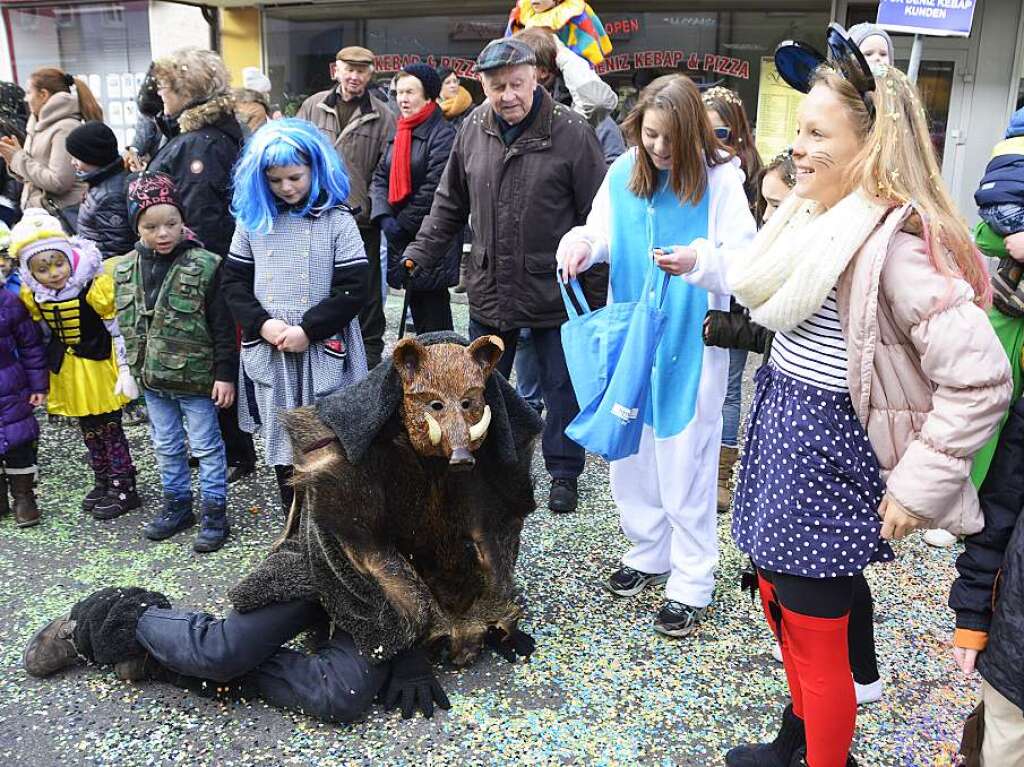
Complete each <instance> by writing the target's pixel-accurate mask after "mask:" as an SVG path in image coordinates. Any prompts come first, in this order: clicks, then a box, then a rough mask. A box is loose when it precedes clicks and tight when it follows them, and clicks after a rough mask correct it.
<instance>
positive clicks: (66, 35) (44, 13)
mask: <svg viewBox="0 0 1024 767" xmlns="http://www.w3.org/2000/svg"><path fill="white" fill-rule="evenodd" d="M3 14H4V21H5V23H6V25H7V30H8V33H9V35H10V45H11V62H12V64H13V66H14V77H15V79H16V80H17V82H18V83H19V84H20V85H21V86H22V87H24V86H25V85H26V84H27V82H28V78H29V76H30V75H31V74H32V72H34V71H35V70H37V69H39V68H41V67H53V66H56V67H59V68H60V69H63V70H64V71H65V72H69V73H71V74H73V75H75V76H76V77H80V78H82V80H84V81H85V82H86V83H87V84H88V85H89V88H90V89H91V90H92V92H93V93H94V94H95V96H96V99H97V100H98V101H99V102H100V105H101V106H102V107H103V115H104V120H105V121H106V123H107V124H108V125H110V127H111V128H112V129H113V130H114V133H115V134H116V135H117V138H118V141H119V143H120V144H121V146H122V147H124V146H126V145H127V144H128V143H130V142H131V140H132V139H133V138H134V136H135V120H136V116H137V115H136V107H135V96H136V94H137V93H138V90H139V86H140V85H141V84H142V79H143V77H144V76H145V72H146V69H147V68H148V67H149V62H150V47H149V4H148V3H146V2H130V3H121V4H117V5H74V6H63V5H58V6H43V7H33V8H10V7H7V8H4V10H3Z"/></svg>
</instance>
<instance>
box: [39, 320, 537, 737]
mask: <svg viewBox="0 0 1024 767" xmlns="http://www.w3.org/2000/svg"><path fill="white" fill-rule="evenodd" d="M501 352H502V345H501V341H500V339H498V338H497V337H494V336H487V337H483V338H479V339H477V340H476V341H474V342H473V343H472V344H468V343H467V342H466V341H465V340H464V339H462V338H461V337H459V336H457V335H455V334H452V333H433V334H428V335H426V336H420V337H419V338H418V339H405V340H403V341H401V342H399V344H398V346H397V347H396V349H395V352H394V355H393V361H389V362H385V363H384V364H382V365H379V366H377V367H376V368H375V369H374V370H373V371H372V372H371V373H370V374H369V375H368V376H367V377H366V378H365V379H364V380H363V381H361V382H359V383H357V384H354V385H352V386H350V387H348V388H347V389H343V390H341V391H339V392H337V393H335V394H332V395H330V396H329V397H327V398H325V399H323V400H321V401H320V402H319V403H318V404H317V405H316V406H315V407H312V408H300V409H298V410H294V411H292V412H291V413H288V414H287V415H285V416H283V417H284V418H285V422H286V425H287V428H288V430H289V433H290V435H291V438H292V441H293V447H294V452H295V456H296V463H295V479H294V482H295V485H296V490H297V491H298V492H297V500H296V502H295V503H294V504H293V506H292V510H291V514H290V515H289V519H288V523H287V526H286V530H285V534H284V536H283V537H282V538H281V540H279V541H278V542H277V543H276V544H275V546H274V548H273V549H272V551H271V553H270V555H269V556H268V557H267V558H266V559H265V560H264V561H263V563H262V564H261V565H260V566H259V567H258V568H257V569H256V570H255V571H254V572H253V573H251V574H250V575H249V576H248V577H246V578H245V579H244V580H242V582H241V583H239V584H238V585H237V586H235V587H234V588H233V589H232V590H231V591H230V593H229V597H230V600H231V602H232V604H233V606H234V608H235V609H234V611H232V612H231V613H230V614H229V615H228V616H227V617H226V618H223V619H218V618H214V617H213V616H212V615H209V614H207V613H201V612H193V611H183V610H175V609H172V608H171V607H170V605H169V603H168V601H167V600H166V598H165V597H163V595H161V594H158V593H155V592H145V591H143V590H142V589H104V590H102V591H100V592H97V593H95V594H93V595H91V596H89V597H87V598H86V599H84V600H82V601H81V602H79V603H78V604H76V605H75V606H74V608H73V609H72V611H71V614H70V615H69V616H65V617H63V618H58V619H57V620H55V621H52V622H51V623H50V624H48V625H47V626H45V627H44V628H43V629H41V630H40V631H39V632H38V633H37V634H36V635H35V636H34V637H33V638H32V640H31V641H30V642H29V645H28V646H27V647H26V649H25V655H24V663H25V666H26V668H27V669H28V671H29V672H30V673H32V674H34V675H36V676H45V675H48V674H50V673H54V672H55V671H58V670H60V669H62V668H65V667H67V666H69V665H72V664H73V663H76V662H78V660H79V659H81V658H84V659H85V660H88V661H92V662H95V663H108V664H115V671H116V672H117V673H118V675H119V676H121V677H122V678H141V677H151V678H156V679H161V680H164V681H169V682H172V683H174V684H178V685H181V686H186V687H189V688H191V689H195V690H197V691H204V690H205V691H206V692H207V693H213V694H217V695H228V696H232V697H256V696H259V697H262V698H263V699H264V700H266V701H267V702H269V703H271V704H273V705H277V706H281V707H284V708H291V709H296V710H302V711H304V712H305V713H307V714H310V715H313V716H316V717H319V718H322V719H327V720H331V721H351V720H352V719H355V718H358V717H359V716H361V715H362V714H363V712H364V711H365V710H366V709H367V708H368V707H369V705H370V704H371V703H372V701H373V700H374V698H375V697H377V696H378V694H380V693H383V700H384V703H385V705H386V706H387V707H388V708H394V707H397V706H401V709H402V715H403V716H404V717H409V716H412V715H413V713H414V711H415V710H416V709H417V708H419V709H420V710H421V711H422V712H423V713H424V714H425V715H426V716H430V715H431V714H432V713H433V708H434V705H435V704H436V705H438V706H440V707H442V708H448V699H447V697H446V696H445V694H444V691H443V690H442V689H441V687H440V685H439V684H438V682H437V679H436V678H435V676H434V673H433V670H432V668H431V664H430V661H429V660H428V652H432V651H433V652H435V653H436V654H441V655H444V656H445V657H447V658H448V659H449V660H450V661H451V662H452V663H454V664H456V665H462V664H465V663H469V662H471V661H472V660H474V659H475V658H476V657H477V656H478V654H479V653H480V651H481V649H483V648H484V647H490V648H492V649H494V650H495V651H496V652H498V653H499V654H500V655H502V656H503V657H505V658H507V659H508V660H510V661H514V660H515V658H516V656H517V655H519V656H526V655H529V654H530V653H531V652H532V650H533V640H532V639H531V638H530V637H529V636H528V635H526V634H524V633H523V632H521V631H520V630H519V629H518V628H517V624H518V621H519V619H520V617H521V616H522V612H523V608H522V603H521V601H520V598H519V595H518V593H517V591H516V588H515V583H514V579H513V571H514V567H515V562H516V559H517V557H518V553H519V536H520V531H521V530H522V525H523V520H524V519H525V517H526V516H527V515H528V514H529V513H530V512H532V511H533V509H534V506H535V504H534V497H533V484H532V477H531V474H530V461H531V457H532V454H533V442H534V439H535V437H536V436H537V434H539V433H540V431H541V429H542V424H541V422H540V419H539V417H538V416H537V415H536V414H535V412H534V411H533V409H532V408H530V406H529V405H527V404H526V402H525V401H524V400H522V399H521V398H520V397H519V395H518V394H516V392H515V390H514V389H513V388H512V387H511V386H509V384H508V383H507V382H506V381H505V379H504V378H502V377H501V376H492V375H491V372H492V371H493V369H494V366H495V365H496V364H497V361H498V358H499V357H500V356H501ZM315 629H321V631H319V632H316V631H313V630H315ZM323 629H327V630H328V631H327V633H328V634H329V638H328V639H326V640H325V641H322V642H321V644H320V647H319V649H318V650H317V652H315V653H313V654H306V653H302V652H298V651H295V650H292V649H288V648H284V647H282V645H283V644H285V643H286V642H288V641H289V640H291V639H292V638H294V637H295V636H297V635H298V634H300V633H302V632H304V631H311V632H312V633H320V634H323V633H324V632H323V631H322V630H323ZM206 681H213V682H216V684H206Z"/></svg>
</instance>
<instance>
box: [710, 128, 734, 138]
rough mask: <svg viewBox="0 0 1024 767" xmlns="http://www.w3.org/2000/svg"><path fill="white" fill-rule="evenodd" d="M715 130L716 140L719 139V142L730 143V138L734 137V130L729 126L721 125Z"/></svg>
mask: <svg viewBox="0 0 1024 767" xmlns="http://www.w3.org/2000/svg"><path fill="white" fill-rule="evenodd" d="M714 130H715V138H717V139H718V140H719V141H728V140H729V136H731V135H732V128H730V127H729V126H728V125H720V126H718V127H717V128H715V129H714Z"/></svg>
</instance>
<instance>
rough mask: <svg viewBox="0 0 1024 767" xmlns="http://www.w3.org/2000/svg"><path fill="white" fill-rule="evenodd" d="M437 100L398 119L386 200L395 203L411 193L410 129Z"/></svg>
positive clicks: (428, 112)
mask: <svg viewBox="0 0 1024 767" xmlns="http://www.w3.org/2000/svg"><path fill="white" fill-rule="evenodd" d="M435 109H437V102H435V101H431V102H430V103H429V104H427V105H426V106H424V107H423V109H421V110H420V111H419V112H417V113H416V114H414V115H413V116H412V117H401V118H399V120H398V132H397V133H395V148H394V150H392V152H391V176H390V177H389V178H388V202H390V203H391V204H392V205H397V204H398V203H400V202H401V201H402V200H404V199H405V198H406V197H408V196H409V195H410V194H412V129H413V128H415V127H416V126H417V125H422V124H423V123H425V122H426V121H427V120H428V119H429V118H430V116H431V115H432V114H434V110H435Z"/></svg>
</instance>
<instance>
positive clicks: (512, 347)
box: [469, 317, 586, 479]
mask: <svg viewBox="0 0 1024 767" xmlns="http://www.w3.org/2000/svg"><path fill="white" fill-rule="evenodd" d="M530 333H531V335H532V336H533V344H534V347H535V348H536V350H537V363H538V369H539V371H540V388H541V392H542V393H543V395H544V404H545V405H547V409H548V412H547V416H546V417H545V418H544V433H543V435H542V437H541V449H542V452H543V453H544V465H545V467H546V468H547V470H548V474H550V475H551V477H552V478H553V479H575V478H576V477H578V476H579V475H580V474H582V473H583V463H584V460H585V459H586V451H585V450H584V449H583V448H582V447H580V446H579V445H577V444H576V443H575V442H573V441H572V440H571V439H569V438H568V437H567V436H565V429H566V427H567V426H568V425H569V424H570V423H571V422H572V419H573V418H575V417H576V416H577V415H578V414H579V412H580V408H579V405H577V404H576V393H575V392H574V391H573V388H572V381H570V380H569V370H568V368H566V366H565V354H564V353H563V352H562V334H561V331H560V330H559V328H530ZM486 335H495V336H500V337H501V340H502V341H503V342H504V343H505V353H504V354H502V355H501V360H499V361H498V371H499V372H500V373H501V374H502V375H503V376H505V378H509V377H510V376H511V375H512V364H513V363H514V362H515V357H516V343H517V342H518V341H519V328H516V329H515V330H506V331H502V332H498V331H497V330H495V329H494V328H491V327H488V326H487V325H484V324H482V323H480V322H477V321H476V320H474V319H473V318H472V317H471V318H470V320H469V337H470V338H471V339H475V338H479V337H480V336H486Z"/></svg>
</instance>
